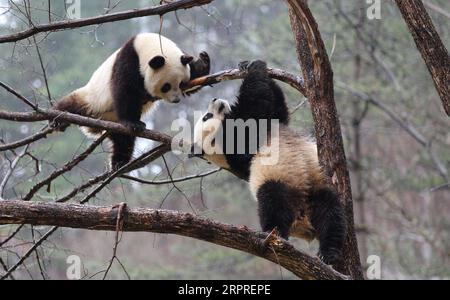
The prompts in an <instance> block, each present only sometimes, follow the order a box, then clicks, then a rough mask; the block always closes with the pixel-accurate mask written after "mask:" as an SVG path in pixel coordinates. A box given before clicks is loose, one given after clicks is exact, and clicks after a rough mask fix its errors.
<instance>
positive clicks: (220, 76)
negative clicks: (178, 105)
mask: <svg viewBox="0 0 450 300" xmlns="http://www.w3.org/2000/svg"><path fill="white" fill-rule="evenodd" d="M267 71H268V73H269V76H270V77H271V78H273V79H276V80H279V81H283V82H284V83H287V84H289V85H290V86H292V87H293V88H295V89H297V90H298V91H299V92H300V93H302V94H303V95H304V96H305V97H306V90H305V86H304V81H303V78H302V77H301V76H299V75H295V74H291V73H289V72H286V71H284V70H280V69H275V68H267ZM245 74H246V73H245V72H244V71H240V70H239V69H230V70H224V71H220V72H217V73H214V74H211V75H208V76H204V77H200V78H197V79H194V80H192V81H190V82H189V83H188V85H187V86H186V87H185V89H191V88H193V87H196V86H206V85H213V84H216V83H219V82H222V81H228V80H236V79H243V78H244V77H245Z"/></svg>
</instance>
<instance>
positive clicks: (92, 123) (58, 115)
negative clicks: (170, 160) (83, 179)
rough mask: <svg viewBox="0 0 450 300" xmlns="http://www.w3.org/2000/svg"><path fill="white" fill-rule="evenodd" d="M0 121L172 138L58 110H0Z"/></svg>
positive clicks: (158, 138)
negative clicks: (58, 123)
mask: <svg viewBox="0 0 450 300" xmlns="http://www.w3.org/2000/svg"><path fill="white" fill-rule="evenodd" d="M0 119H4V120H10V121H16V122H36V121H43V120H49V121H53V120H56V119H57V120H61V121H63V122H67V123H72V124H76V125H80V126H88V127H93V128H100V129H105V130H109V131H113V132H117V133H122V134H128V135H135V136H138V137H143V138H147V139H150V140H154V141H157V142H161V143H165V144H170V143H171V141H172V138H171V137H170V136H168V135H166V134H163V133H159V132H156V131H153V130H148V129H147V130H143V131H141V132H135V131H133V130H131V129H129V128H127V127H125V126H123V125H121V124H119V123H115V122H109V121H103V120H98V119H93V118H88V117H83V116H80V115H76V114H71V113H68V112H62V111H58V110H42V109H39V112H25V113H24V112H8V111H4V110H0Z"/></svg>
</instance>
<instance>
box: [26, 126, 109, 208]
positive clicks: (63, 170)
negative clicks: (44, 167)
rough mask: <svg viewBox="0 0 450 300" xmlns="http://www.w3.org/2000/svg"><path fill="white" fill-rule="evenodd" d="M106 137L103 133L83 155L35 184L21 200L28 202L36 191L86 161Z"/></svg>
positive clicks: (106, 134)
mask: <svg viewBox="0 0 450 300" xmlns="http://www.w3.org/2000/svg"><path fill="white" fill-rule="evenodd" d="M107 136H108V133H104V134H103V135H102V136H100V137H99V138H97V139H96V140H95V141H94V142H93V143H92V144H91V145H90V146H89V147H88V148H87V149H86V150H85V151H84V152H83V153H81V154H80V155H78V156H77V157H75V158H74V159H73V160H71V161H69V162H68V163H66V164H65V165H64V166H63V167H61V168H60V169H58V170H55V171H54V172H53V173H52V174H50V175H49V176H48V177H47V178H45V179H43V180H41V181H40V182H38V183H36V184H35V185H34V186H33V187H32V188H31V190H30V191H29V192H28V194H27V195H26V196H25V197H24V198H23V200H25V201H28V200H30V199H31V198H32V197H33V196H34V194H36V192H37V191H39V190H40V189H41V188H42V187H43V186H45V185H50V183H51V182H52V181H53V180H54V179H56V178H57V177H59V176H61V175H62V174H64V173H66V172H68V171H70V170H72V169H73V168H74V167H75V166H76V165H78V164H79V163H80V162H82V161H83V160H85V159H86V157H88V155H89V154H91V153H92V152H93V151H94V150H95V148H97V146H98V145H100V144H101V143H102V142H103V141H104V140H105V138H106V137H107Z"/></svg>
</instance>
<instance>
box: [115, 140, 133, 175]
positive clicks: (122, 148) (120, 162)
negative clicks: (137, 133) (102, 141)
mask: <svg viewBox="0 0 450 300" xmlns="http://www.w3.org/2000/svg"><path fill="white" fill-rule="evenodd" d="M110 140H111V142H112V146H113V149H112V156H111V170H112V171H116V170H118V169H120V168H121V167H122V166H124V165H126V164H127V163H128V162H129V161H130V160H131V157H132V155H133V149H134V143H135V141H136V137H134V136H131V135H123V134H116V133H114V134H111V135H110Z"/></svg>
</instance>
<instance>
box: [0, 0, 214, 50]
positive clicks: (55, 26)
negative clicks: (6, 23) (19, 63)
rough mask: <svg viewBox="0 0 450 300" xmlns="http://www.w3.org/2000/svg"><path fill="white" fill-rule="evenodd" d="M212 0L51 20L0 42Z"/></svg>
mask: <svg viewBox="0 0 450 300" xmlns="http://www.w3.org/2000/svg"><path fill="white" fill-rule="evenodd" d="M212 1H213V0H179V1H173V2H169V3H166V4H163V5H158V6H153V7H149V8H143V9H132V10H128V11H123V12H118V13H112V14H107V15H103V16H97V17H93V18H85V19H77V20H64V21H58V22H53V23H49V24H41V25H35V26H33V27H30V28H28V29H26V30H24V31H20V32H17V33H13V34H10V35H5V36H1V37H0V43H10V42H17V41H19V40H23V39H26V38H28V37H31V36H33V35H35V34H37V33H40V32H48V31H58V30H63V29H71V28H79V27H84V26H90V25H95V24H103V23H110V22H116V21H122V20H128V19H133V18H140V17H146V16H154V15H160V16H162V15H164V14H166V13H168V12H171V11H176V10H179V9H188V8H192V7H194V6H200V5H205V4H208V3H211V2H212Z"/></svg>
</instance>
